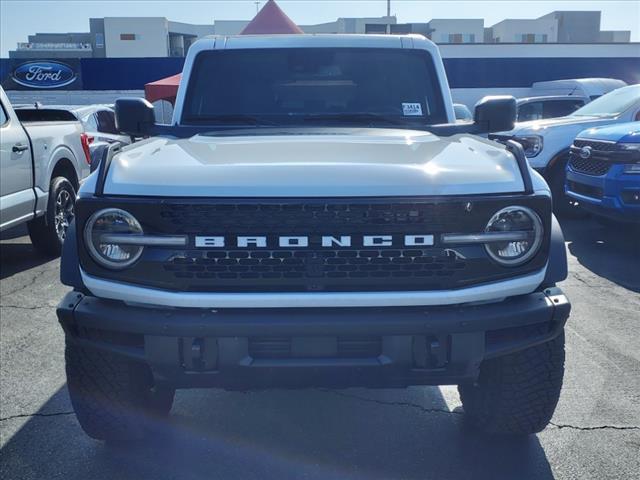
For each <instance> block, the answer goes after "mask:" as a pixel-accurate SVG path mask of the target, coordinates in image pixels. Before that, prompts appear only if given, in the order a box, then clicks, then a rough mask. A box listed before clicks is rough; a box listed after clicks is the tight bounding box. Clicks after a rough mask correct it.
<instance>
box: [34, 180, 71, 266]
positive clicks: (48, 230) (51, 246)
mask: <svg viewBox="0 0 640 480" xmlns="http://www.w3.org/2000/svg"><path fill="white" fill-rule="evenodd" d="M75 203H76V190H75V188H73V185H72V184H71V182H70V181H69V180H67V179H66V178H64V177H55V178H53V179H52V180H51V184H50V185H49V200H48V201H47V211H46V212H45V214H44V215H42V216H41V217H38V218H34V219H33V220H31V221H30V222H29V223H28V224H27V228H28V230H29V237H31V243H32V244H33V247H34V248H35V249H36V250H38V251H39V252H40V253H43V254H45V255H47V256H52V257H57V256H58V255H60V252H62V244H63V243H64V238H65V236H66V233H67V229H68V228H69V225H70V224H71V220H73V217H74V215H75Z"/></svg>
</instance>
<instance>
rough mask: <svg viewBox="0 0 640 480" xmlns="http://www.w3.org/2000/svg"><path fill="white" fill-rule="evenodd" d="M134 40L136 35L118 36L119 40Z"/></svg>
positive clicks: (124, 34) (125, 34)
mask: <svg viewBox="0 0 640 480" xmlns="http://www.w3.org/2000/svg"><path fill="white" fill-rule="evenodd" d="M135 39H136V34H135V33H121V34H120V40H135Z"/></svg>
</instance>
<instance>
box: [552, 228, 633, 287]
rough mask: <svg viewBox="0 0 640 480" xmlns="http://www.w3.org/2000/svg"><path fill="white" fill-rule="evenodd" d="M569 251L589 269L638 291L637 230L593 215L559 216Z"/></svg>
mask: <svg viewBox="0 0 640 480" xmlns="http://www.w3.org/2000/svg"><path fill="white" fill-rule="evenodd" d="M561 225H562V230H563V232H564V237H565V241H566V242H568V248H569V252H571V254H572V255H573V256H574V257H575V258H576V260H577V261H578V262H580V264H581V265H582V266H584V267H585V268H587V269H588V270H590V271H591V272H593V273H595V274H596V275H599V276H601V277H604V278H606V279H607V280H610V281H612V282H614V283H616V284H618V285H620V286H622V287H624V288H627V289H629V290H632V291H634V292H640V275H638V272H639V271H640V232H639V231H638V230H634V229H633V228H632V227H631V226H629V225H624V224H620V225H615V224H612V225H607V226H604V225H601V224H600V223H598V222H597V221H595V220H594V219H592V218H583V219H562V220H561Z"/></svg>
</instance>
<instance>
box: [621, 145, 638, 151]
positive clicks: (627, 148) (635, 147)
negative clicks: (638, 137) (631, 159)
mask: <svg viewBox="0 0 640 480" xmlns="http://www.w3.org/2000/svg"><path fill="white" fill-rule="evenodd" d="M618 147H620V149H621V150H625V151H627V152H640V143H619V144H618Z"/></svg>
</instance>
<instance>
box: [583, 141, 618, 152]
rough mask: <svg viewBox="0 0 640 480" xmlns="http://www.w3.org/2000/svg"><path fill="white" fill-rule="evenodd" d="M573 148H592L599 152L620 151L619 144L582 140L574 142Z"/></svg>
mask: <svg viewBox="0 0 640 480" xmlns="http://www.w3.org/2000/svg"><path fill="white" fill-rule="evenodd" d="M573 146H574V147H577V148H582V147H591V148H592V149H593V150H596V151H598V152H615V151H616V150H619V147H618V144H617V143H615V142H602V141H598V140H580V139H576V140H574V141H573Z"/></svg>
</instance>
